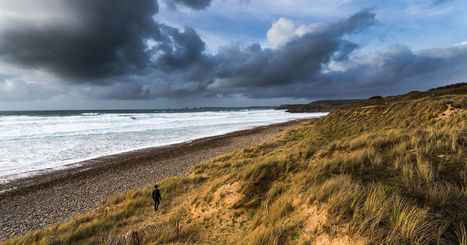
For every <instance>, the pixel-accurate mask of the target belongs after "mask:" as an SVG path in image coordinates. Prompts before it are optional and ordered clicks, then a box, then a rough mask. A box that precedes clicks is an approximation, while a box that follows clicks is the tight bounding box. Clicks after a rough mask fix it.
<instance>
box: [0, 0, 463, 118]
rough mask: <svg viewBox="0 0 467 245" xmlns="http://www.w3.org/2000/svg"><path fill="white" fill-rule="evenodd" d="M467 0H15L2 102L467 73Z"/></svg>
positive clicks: (5, 24)
mask: <svg viewBox="0 0 467 245" xmlns="http://www.w3.org/2000/svg"><path fill="white" fill-rule="evenodd" d="M466 9H467V1H465V0H374V1H368V0H366V1H363V0H274V1H271V0H140V1H130V0H99V1H95V0H80V1H75V0H22V1H17V0H2V1H0V110H58V109H61V110H68V109H151V108H183V107H200V106H253V105H280V104H293V103H308V102H310V101H313V100H319V99H352V98H368V97H371V96H375V95H381V96H388V95H395V94H401V93H407V92H410V91H414V90H418V91H422V90H427V89H430V88H433V87H438V86H443V85H447V84H452V83H459V82H466V81H467V69H466V67H467V14H466V12H465V10H466Z"/></svg>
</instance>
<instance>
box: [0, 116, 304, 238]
mask: <svg viewBox="0 0 467 245" xmlns="http://www.w3.org/2000/svg"><path fill="white" fill-rule="evenodd" d="M310 120H313V118H307V119H298V120H292V121H287V122H284V123H277V124H271V125H267V126H260V127H255V128H252V129H246V130H240V131H235V132H231V133H227V134H223V135H217V136H211V137H205V138H200V139H196V140H192V141H188V142H183V143H178V144H172V145H167V146H159V147H150V148H144V149H140V150H134V151H129V152H124V153H119V154H114V155H108V156H103V157H99V158H95V159H91V160H87V161H84V162H78V163H74V164H71V166H70V167H69V168H65V169H59V170H52V171H47V172H45V173H42V174H39V175H34V176H31V177H26V178H21V179H16V180H13V181H11V182H8V183H6V184H2V185H0V205H1V206H2V209H1V210H0V224H1V226H0V234H1V235H0V241H2V240H5V239H8V238H11V237H13V236H17V235H22V234H24V233H26V232H28V231H32V230H35V229H38V228H43V227H45V226H48V225H51V224H55V223H57V222H63V221H66V220H68V219H69V218H70V217H72V216H75V215H77V214H80V213H83V212H86V211H90V210H92V209H93V208H94V207H95V205H96V204H97V203H99V202H100V201H102V200H105V199H107V198H109V197H111V196H113V195H115V194H118V193H121V192H123V191H125V190H128V189H133V188H141V187H143V186H146V185H148V184H151V183H154V182H155V181H160V180H162V179H164V178H167V177H172V176H180V175H185V174H187V173H189V172H190V171H191V170H192V169H193V167H194V166H196V165H198V164H200V163H203V162H206V161H208V160H209V159H212V158H214V157H217V156H219V155H222V154H225V153H229V152H232V151H235V150H239V149H242V148H243V147H245V146H251V145H257V144H261V143H265V142H267V141H269V140H272V139H273V138H274V137H275V136H276V135H278V134H280V133H283V132H285V131H287V130H290V129H294V128H297V127H299V126H300V125H302V124H303V123H304V122H306V121H310Z"/></svg>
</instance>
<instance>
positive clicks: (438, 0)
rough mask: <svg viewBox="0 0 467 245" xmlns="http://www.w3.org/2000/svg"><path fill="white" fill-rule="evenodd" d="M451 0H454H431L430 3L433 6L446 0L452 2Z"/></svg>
mask: <svg viewBox="0 0 467 245" xmlns="http://www.w3.org/2000/svg"><path fill="white" fill-rule="evenodd" d="M452 1H455V0H433V3H432V5H433V6H435V5H439V4H443V3H447V2H452Z"/></svg>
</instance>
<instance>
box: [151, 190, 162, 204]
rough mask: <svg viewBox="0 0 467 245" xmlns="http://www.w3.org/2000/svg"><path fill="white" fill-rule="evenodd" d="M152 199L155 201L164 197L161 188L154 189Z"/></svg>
mask: <svg viewBox="0 0 467 245" xmlns="http://www.w3.org/2000/svg"><path fill="white" fill-rule="evenodd" d="M152 199H154V201H155V202H158V201H159V200H161V199H162V197H161V193H160V192H159V189H155V190H153V191H152Z"/></svg>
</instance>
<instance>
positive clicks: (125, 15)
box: [0, 0, 159, 79]
mask: <svg viewBox="0 0 467 245" xmlns="http://www.w3.org/2000/svg"><path fill="white" fill-rule="evenodd" d="M44 4H46V3H44ZM65 4H66V5H67V8H68V9H69V10H70V15H71V16H70V20H69V22H67V21H64V22H65V23H55V22H54V23H48V22H46V23H42V22H38V23H36V21H35V20H34V19H33V20H27V19H26V20H17V21H16V22H15V23H13V24H12V25H10V26H8V27H7V28H6V29H4V30H2V32H1V35H0V55H1V58H2V59H3V60H5V61H7V62H12V63H16V64H19V65H21V66H24V67H30V68H40V69H45V70H48V71H51V72H53V73H54V74H57V75H60V76H63V77H66V78H70V79H92V78H98V77H105V76H110V75H118V74H123V73H127V72H133V71H136V70H139V69H141V68H143V67H145V66H146V65H147V59H148V55H147V54H146V52H144V49H145V45H144V42H143V40H145V39H148V38H154V39H158V38H159V33H158V32H159V29H158V26H157V24H156V23H155V22H154V21H153V19H152V16H153V15H154V14H155V13H156V12H157V10H158V6H157V2H156V1H154V0H142V1H138V3H137V4H136V3H134V2H132V1H126V0H106V1H94V0H80V1H74V0H67V1H65Z"/></svg>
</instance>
